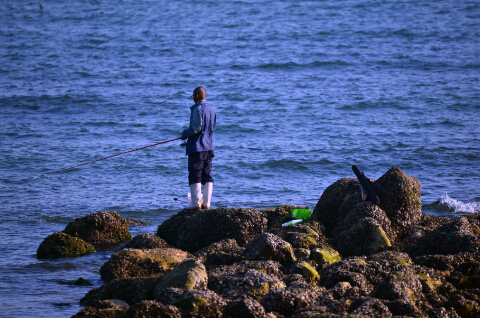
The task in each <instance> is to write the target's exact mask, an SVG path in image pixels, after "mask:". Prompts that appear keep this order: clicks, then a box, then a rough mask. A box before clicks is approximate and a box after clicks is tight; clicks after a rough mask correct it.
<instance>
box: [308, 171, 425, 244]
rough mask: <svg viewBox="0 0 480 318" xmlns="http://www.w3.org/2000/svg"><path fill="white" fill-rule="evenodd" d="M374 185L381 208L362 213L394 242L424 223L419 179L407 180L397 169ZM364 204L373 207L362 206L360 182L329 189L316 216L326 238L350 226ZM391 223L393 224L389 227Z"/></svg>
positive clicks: (345, 180) (346, 181)
mask: <svg viewBox="0 0 480 318" xmlns="http://www.w3.org/2000/svg"><path fill="white" fill-rule="evenodd" d="M372 185H373V190H374V191H375V194H376V195H377V197H378V198H379V204H378V207H376V208H375V209H376V210H374V209H373V208H370V210H368V209H365V207H362V209H361V211H360V212H362V213H363V214H370V215H364V217H366V216H368V217H370V218H373V219H375V220H376V221H377V223H379V225H380V226H382V228H383V229H384V231H385V232H386V233H387V236H389V237H390V238H391V239H396V238H397V237H400V236H402V235H403V234H404V233H405V232H406V231H407V229H408V228H409V227H411V226H414V225H415V224H417V223H418V222H419V221H420V220H421V216H422V205H421V201H420V194H421V186H420V182H419V181H418V179H417V178H414V177H411V176H407V175H406V174H405V173H404V172H403V171H402V170H400V169H399V168H397V167H393V168H391V169H390V170H388V171H387V172H386V173H385V174H384V175H383V176H382V177H380V178H379V179H378V180H376V181H374V182H372ZM361 204H364V205H366V204H370V205H373V204H371V203H364V202H362V200H361V193H360V183H359V182H358V180H357V179H349V178H343V179H340V180H338V181H337V182H335V183H334V184H332V185H330V186H329V187H327V188H326V189H325V191H324V193H323V194H322V196H321V197H320V199H319V200H318V203H317V205H316V207H315V210H314V211H313V216H314V217H315V218H316V219H318V220H319V221H320V222H322V224H323V225H324V226H325V234H326V235H327V236H328V237H331V236H332V235H335V234H336V233H339V232H342V231H343V230H345V228H346V227H348V226H349V225H348V224H346V223H345V222H347V223H351V221H349V220H348V215H349V214H351V213H352V210H354V209H356V208H357V206H358V205H361ZM362 210H363V211H362ZM357 212H358V211H357ZM357 212H353V213H354V214H357ZM351 220H353V221H355V218H354V217H351ZM388 221H389V223H390V224H389V225H388V226H387V223H388ZM389 227H391V232H390V230H389Z"/></svg>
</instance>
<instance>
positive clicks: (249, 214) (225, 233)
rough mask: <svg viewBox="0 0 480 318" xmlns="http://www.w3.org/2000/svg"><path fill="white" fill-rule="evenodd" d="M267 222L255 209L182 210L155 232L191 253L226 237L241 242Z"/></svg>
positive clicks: (265, 226) (263, 227) (248, 239)
mask: <svg viewBox="0 0 480 318" xmlns="http://www.w3.org/2000/svg"><path fill="white" fill-rule="evenodd" d="M267 222H268V220H267V217H266V214H265V213H264V212H262V211H259V210H255V209H239V208H228V209H225V208H219V209H214V210H183V211H181V212H179V213H178V214H175V215H173V216H172V217H171V218H170V219H168V220H166V221H165V222H163V223H162V224H161V225H160V226H159V227H158V230H157V235H158V236H159V237H161V238H163V239H164V240H165V241H166V242H167V243H168V244H170V245H173V246H175V247H177V248H180V249H182V250H186V251H189V252H191V253H195V252H196V251H198V250H199V249H201V248H204V247H207V246H209V245H210V244H212V243H216V242H219V241H221V240H224V239H229V238H231V239H235V240H236V241H237V243H238V245H240V246H245V244H246V243H247V242H248V241H250V240H251V239H253V238H254V237H255V236H256V235H258V234H261V233H263V232H264V231H265V230H266V228H267Z"/></svg>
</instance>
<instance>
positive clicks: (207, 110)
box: [182, 99, 217, 156]
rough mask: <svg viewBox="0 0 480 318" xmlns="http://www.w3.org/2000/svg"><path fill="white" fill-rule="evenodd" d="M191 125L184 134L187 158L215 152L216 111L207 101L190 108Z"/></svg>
mask: <svg viewBox="0 0 480 318" xmlns="http://www.w3.org/2000/svg"><path fill="white" fill-rule="evenodd" d="M190 109H191V114H190V125H189V127H188V128H187V129H185V130H184V131H183V132H182V136H183V137H187V138H188V140H187V149H186V151H187V156H188V155H189V154H191V153H194V152H200V151H208V150H214V147H213V130H214V129H215V124H216V123H217V114H216V113H215V109H213V107H212V106H210V105H209V104H208V103H207V101H206V100H204V99H203V100H201V101H199V102H197V103H196V104H195V105H193V106H192V107H190Z"/></svg>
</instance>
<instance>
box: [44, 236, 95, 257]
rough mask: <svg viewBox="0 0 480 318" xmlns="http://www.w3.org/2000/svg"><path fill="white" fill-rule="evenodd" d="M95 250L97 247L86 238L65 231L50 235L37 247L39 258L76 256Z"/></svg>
mask: <svg viewBox="0 0 480 318" xmlns="http://www.w3.org/2000/svg"><path fill="white" fill-rule="evenodd" d="M92 252H95V247H94V246H93V245H91V244H89V243H87V242H85V241H84V240H82V239H80V238H78V237H73V236H70V235H68V234H65V233H61V232H56V233H53V234H52V235H49V236H48V237H47V238H45V240H43V242H42V243H41V244H40V246H39V247H38V249H37V257H38V258H54V257H62V256H75V255H81V254H85V253H92Z"/></svg>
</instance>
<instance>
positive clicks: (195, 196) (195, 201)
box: [185, 183, 202, 210]
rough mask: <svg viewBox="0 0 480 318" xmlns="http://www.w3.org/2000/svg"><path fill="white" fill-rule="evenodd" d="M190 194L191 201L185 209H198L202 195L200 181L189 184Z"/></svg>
mask: <svg viewBox="0 0 480 318" xmlns="http://www.w3.org/2000/svg"><path fill="white" fill-rule="evenodd" d="M190 195H191V196H192V202H191V203H189V204H188V205H187V206H186V207H185V209H187V210H198V209H200V205H201V201H200V200H201V197H202V184H201V183H193V184H191V185H190Z"/></svg>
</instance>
